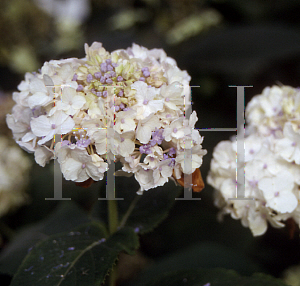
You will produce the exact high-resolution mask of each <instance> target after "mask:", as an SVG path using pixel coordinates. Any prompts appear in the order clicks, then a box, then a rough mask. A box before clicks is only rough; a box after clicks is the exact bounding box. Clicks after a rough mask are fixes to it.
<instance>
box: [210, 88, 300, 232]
mask: <svg viewBox="0 0 300 286" xmlns="http://www.w3.org/2000/svg"><path fill="white" fill-rule="evenodd" d="M299 104H300V90H298V89H295V88H291V87H289V86H282V87H279V86H273V87H271V88H269V87H267V88H265V89H264V90H263V92H262V94H261V95H257V96H255V97H253V98H252V100H251V101H250V102H249V104H248V105H247V108H246V119H247V122H248V126H247V128H246V138H245V142H244V144H245V145H244V146H245V165H244V164H243V162H239V161H238V162H236V161H237V160H236V150H237V149H236V148H237V142H236V141H235V140H232V141H222V142H220V143H219V144H218V145H217V146H216V148H215V150H214V153H213V159H212V162H211V170H210V173H209V176H208V178H207V181H208V183H209V184H210V185H212V186H213V187H214V188H215V189H216V191H215V204H216V206H218V207H219V208H221V209H222V210H221V212H220V218H221V217H222V216H223V215H224V214H231V216H232V217H233V218H235V219H241V221H242V224H243V225H244V226H245V227H249V228H250V229H251V231H252V233H253V235H255V236H257V235H262V234H264V233H265V232H266V230H267V222H269V223H270V224H271V225H272V226H273V227H283V226H284V225H285V224H284V223H283V221H286V220H287V219H288V218H293V219H294V220H295V222H297V223H299V221H300V204H299V195H300V191H299V190H300V129H299V128H300V113H299V111H300V109H299V107H300V105H299ZM240 143H242V142H240ZM242 144H243V143H242ZM244 166H245V167H244ZM236 168H240V169H243V168H244V171H245V197H246V198H254V200H253V201H251V200H229V198H233V197H235V192H236V170H237V169H236ZM238 183H241V184H243V182H238Z"/></svg>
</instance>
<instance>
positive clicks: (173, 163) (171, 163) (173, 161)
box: [168, 158, 175, 167]
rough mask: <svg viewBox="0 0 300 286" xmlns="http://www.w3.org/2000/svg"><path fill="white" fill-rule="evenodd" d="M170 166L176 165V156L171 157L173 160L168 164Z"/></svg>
mask: <svg viewBox="0 0 300 286" xmlns="http://www.w3.org/2000/svg"><path fill="white" fill-rule="evenodd" d="M168 166H169V167H174V166H175V158H171V162H170V163H169V164H168Z"/></svg>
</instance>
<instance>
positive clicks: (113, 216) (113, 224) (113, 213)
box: [107, 200, 119, 286]
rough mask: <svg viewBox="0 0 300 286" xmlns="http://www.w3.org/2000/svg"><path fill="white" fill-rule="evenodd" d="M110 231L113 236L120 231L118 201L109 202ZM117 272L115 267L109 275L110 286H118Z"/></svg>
mask: <svg viewBox="0 0 300 286" xmlns="http://www.w3.org/2000/svg"><path fill="white" fill-rule="evenodd" d="M107 206H108V230H109V234H110V235H112V234H113V233H115V232H116V231H117V229H118V223H119V221H118V204H117V201H116V200H108V203H107ZM116 280H117V271H116V268H115V266H113V268H112V270H111V272H110V275H109V286H116Z"/></svg>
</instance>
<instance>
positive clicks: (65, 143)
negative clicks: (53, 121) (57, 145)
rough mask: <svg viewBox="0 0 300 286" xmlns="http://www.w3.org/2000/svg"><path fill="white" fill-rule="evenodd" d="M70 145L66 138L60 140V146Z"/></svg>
mask: <svg viewBox="0 0 300 286" xmlns="http://www.w3.org/2000/svg"><path fill="white" fill-rule="evenodd" d="M65 145H70V142H69V141H68V140H63V141H62V142H61V146H65Z"/></svg>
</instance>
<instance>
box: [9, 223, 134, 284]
mask: <svg viewBox="0 0 300 286" xmlns="http://www.w3.org/2000/svg"><path fill="white" fill-rule="evenodd" d="M106 237H107V233H106V230H105V228H104V227H103V226H102V225H101V224H99V223H98V222H92V223H89V224H85V225H82V226H80V227H78V228H77V229H75V230H73V231H72V232H69V233H62V234H57V235H53V236H51V237H49V238H48V239H46V240H44V241H42V242H40V243H39V244H38V245H37V246H36V247H34V248H33V249H32V250H31V252H30V253H29V254H28V255H27V256H26V258H25V259H24V261H23V263H22V265H21V267H20V268H19V269H18V271H17V273H16V275H15V276H14V278H13V281H12V283H11V286H21V285H22V286H32V285H35V286H39V285H43V286H45V285H51V286H59V285H63V286H67V285H72V286H74V285H76V286H89V285H100V284H101V283H102V281H103V280H104V278H105V276H106V275H107V273H108V271H109V270H110V269H111V268H112V266H113V264H114V263H115V261H116V259H117V257H118V254H119V253H120V252H121V251H126V252H128V253H133V252H134V250H135V249H136V248H137V247H138V246H139V244H138V237H137V235H136V234H135V233H134V231H133V230H132V229H130V228H123V229H121V230H119V231H118V232H116V233H115V234H113V235H112V236H111V237H109V238H108V239H107V240H106Z"/></svg>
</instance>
